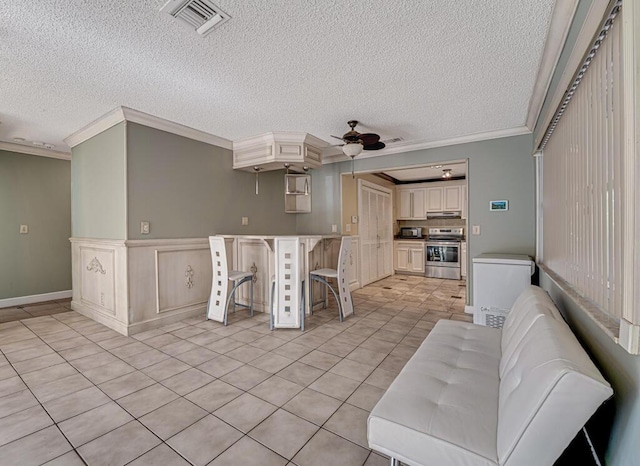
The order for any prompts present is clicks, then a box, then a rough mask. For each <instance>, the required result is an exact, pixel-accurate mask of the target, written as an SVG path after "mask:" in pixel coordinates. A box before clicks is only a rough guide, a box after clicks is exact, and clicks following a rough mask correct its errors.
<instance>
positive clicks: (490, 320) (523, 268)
mask: <svg viewBox="0 0 640 466" xmlns="http://www.w3.org/2000/svg"><path fill="white" fill-rule="evenodd" d="M534 272H535V263H534V262H533V261H532V260H531V258H530V257H529V256H526V255H520V254H480V255H479V256H477V257H474V259H473V322H474V323H475V324H479V325H486V326H488V327H496V328H502V324H503V323H504V319H505V318H506V317H507V314H508V313H509V310H510V309H511V306H512V305H513V303H514V302H515V300H516V298H517V297H518V296H519V295H520V293H522V291H524V289H525V288H527V287H528V286H529V285H530V284H531V276H532V275H533V273H534Z"/></svg>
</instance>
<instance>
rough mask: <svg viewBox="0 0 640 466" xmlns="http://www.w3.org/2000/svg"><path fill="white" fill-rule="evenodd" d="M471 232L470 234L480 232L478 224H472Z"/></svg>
mask: <svg viewBox="0 0 640 466" xmlns="http://www.w3.org/2000/svg"><path fill="white" fill-rule="evenodd" d="M471 234H472V235H476V236H477V235H479V234H480V225H473V226H472V227H471Z"/></svg>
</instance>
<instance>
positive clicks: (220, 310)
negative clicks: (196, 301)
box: [207, 236, 229, 322]
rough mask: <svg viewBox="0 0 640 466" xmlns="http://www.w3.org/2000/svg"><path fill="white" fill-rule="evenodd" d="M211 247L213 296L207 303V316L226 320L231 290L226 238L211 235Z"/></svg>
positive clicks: (222, 320)
mask: <svg viewBox="0 0 640 466" xmlns="http://www.w3.org/2000/svg"><path fill="white" fill-rule="evenodd" d="M209 246H210V248H211V266H212V268H213V270H212V272H213V274H212V277H213V279H212V283H211V296H210V297H209V303H208V305H207V318H208V319H210V320H215V321H217V322H224V307H225V304H226V301H227V294H228V292H229V269H228V267H227V251H226V249H225V245H224V238H221V237H219V236H209Z"/></svg>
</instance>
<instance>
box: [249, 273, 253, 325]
mask: <svg viewBox="0 0 640 466" xmlns="http://www.w3.org/2000/svg"><path fill="white" fill-rule="evenodd" d="M249 304H250V306H251V307H249V311H250V315H251V317H253V279H251V302H250V303H249Z"/></svg>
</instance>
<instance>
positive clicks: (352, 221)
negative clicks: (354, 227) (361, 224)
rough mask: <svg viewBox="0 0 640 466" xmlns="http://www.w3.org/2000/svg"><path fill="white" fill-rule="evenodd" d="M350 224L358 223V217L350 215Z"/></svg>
mask: <svg viewBox="0 0 640 466" xmlns="http://www.w3.org/2000/svg"><path fill="white" fill-rule="evenodd" d="M351 223H358V216H357V215H352V216H351Z"/></svg>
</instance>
